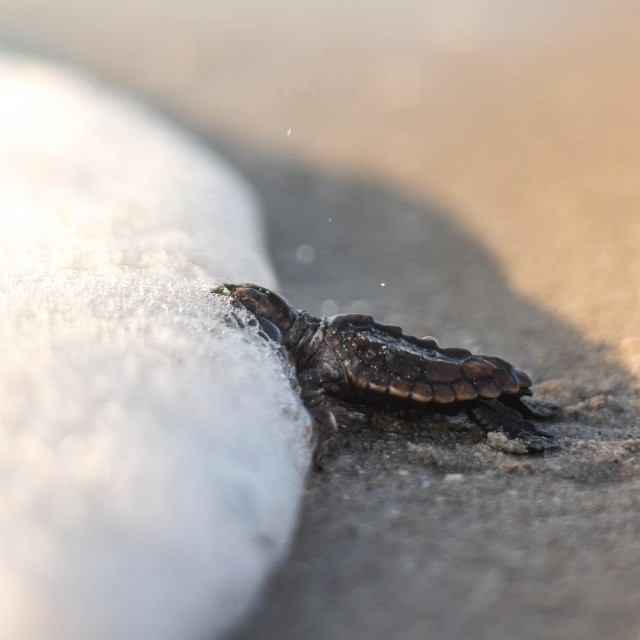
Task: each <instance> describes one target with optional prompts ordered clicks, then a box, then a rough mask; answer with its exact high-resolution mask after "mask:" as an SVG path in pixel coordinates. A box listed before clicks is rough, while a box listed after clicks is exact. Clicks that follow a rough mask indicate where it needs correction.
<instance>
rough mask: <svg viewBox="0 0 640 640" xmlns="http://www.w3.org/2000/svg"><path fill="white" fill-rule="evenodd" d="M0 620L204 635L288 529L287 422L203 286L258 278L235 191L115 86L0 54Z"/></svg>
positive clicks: (243, 338) (135, 634) (292, 446)
mask: <svg viewBox="0 0 640 640" xmlns="http://www.w3.org/2000/svg"><path fill="white" fill-rule="evenodd" d="M0 140H1V141H2V143H1V144H0V229H1V230H2V232H1V234H0V629H1V630H2V634H1V635H2V637H3V638H4V637H6V638H11V639H12V640H42V639H43V638H56V640H86V639H87V638H91V639H92V640H107V639H108V640H129V639H131V640H134V639H135V640H140V639H142V638H144V639H145V640H164V639H167V640H169V639H171V640H176V639H178V638H180V640H190V639H194V640H195V639H199V638H203V639H204V638H207V639H211V638H215V637H216V636H218V635H219V634H221V633H222V632H223V631H225V630H226V629H228V628H229V626H230V625H232V624H233V623H234V622H235V621H237V619H238V618H239V617H240V616H241V615H242V614H243V613H244V612H246V610H247V608H248V607H249V606H250V603H251V602H252V600H253V599H254V597H255V594H256V592H257V590H258V588H259V587H260V585H261V584H262V582H263V580H264V577H265V574H266V573H267V572H268V571H269V569H270V568H271V567H272V566H273V564H274V563H275V562H276V561H277V560H278V559H279V558H280V557H281V555H282V554H283V552H284V550H285V549H286V545H287V543H288V541H289V539H290V535H291V532H292V529H293V526H294V524H295V518H296V515H297V508H298V503H299V499H300V495H301V489H302V483H303V478H304V474H305V471H306V468H307V465H308V457H309V452H308V446H307V440H306V439H307V430H308V427H309V418H308V415H307V413H306V412H305V410H304V409H303V407H302V406H301V404H300V401H299V399H298V397H297V395H296V394H295V392H294V390H293V389H292V388H291V385H290V384H289V379H288V372H287V370H286V366H284V365H283V362H282V361H281V359H280V358H279V357H278V353H277V352H274V350H273V349H272V348H271V347H270V346H269V345H268V344H267V343H266V342H265V341H264V340H262V339H261V338H259V337H258V336H257V335H256V333H255V332H254V331H252V330H250V329H249V330H247V329H244V330H241V329H239V328H237V327H234V326H232V325H228V324H227V320H226V319H225V317H226V316H228V314H229V308H228V307H227V305H226V304H225V302H224V300H221V299H219V298H216V297H215V296H212V295H211V294H210V293H209V290H210V287H211V284H212V282H213V281H214V280H221V279H229V280H231V281H242V280H251V281H258V282H261V283H264V284H266V285H273V284H274V277H273V273H272V271H271V269H270V267H269V265H268V262H267V261H266V259H265V257H264V253H263V249H262V245H261V234H260V229H259V221H258V219H257V217H256V209H255V204H254V200H253V198H252V196H251V194H250V192H249V191H248V189H247V187H246V185H245V184H244V183H243V182H242V181H241V180H240V179H239V178H238V177H237V176H236V175H235V174H234V173H233V172H232V171H231V170H230V169H229V168H228V167H227V166H226V165H225V164H224V163H222V162H221V161H220V160H219V159H217V158H216V157H214V156H211V154H210V153H209V152H207V151H206V150H204V149H203V148H201V147H200V146H198V144H197V143H195V142H194V141H192V140H189V139H188V137H186V136H185V135H184V134H182V133H181V132H178V131H176V130H174V129H172V128H171V127H169V126H168V125H167V124H165V123H164V122H163V121H162V120H160V119H157V118H156V117H155V116H153V115H152V114H150V113H148V112H147V111H145V110H144V109H141V108H140V107H138V106H137V105H136V104H135V103H132V102H129V101H128V100H126V99H125V98H122V97H120V96H115V95H113V94H112V93H110V92H107V91H105V90H103V89H100V88H96V87H95V86H93V85H90V84H89V82H88V81H87V80H86V79H83V78H82V77H81V76H76V75H73V74H69V73H67V72H66V71H64V70H61V69H55V68H51V67H48V66H45V65H42V64H40V63H38V62H34V61H30V60H28V59H23V58H14V57H11V56H9V55H5V56H4V57H2V58H0Z"/></svg>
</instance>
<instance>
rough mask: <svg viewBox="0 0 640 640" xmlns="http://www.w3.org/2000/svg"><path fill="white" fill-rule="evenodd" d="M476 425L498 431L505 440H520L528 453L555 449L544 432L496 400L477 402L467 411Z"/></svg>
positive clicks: (550, 436) (555, 446) (549, 435)
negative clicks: (505, 437) (502, 434)
mask: <svg viewBox="0 0 640 640" xmlns="http://www.w3.org/2000/svg"><path fill="white" fill-rule="evenodd" d="M467 415H468V416H469V417H470V418H471V420H473V421H474V422H475V423H476V424H479V425H480V426H481V427H483V428H484V429H486V430H487V432H489V431H500V432H502V433H504V434H505V435H506V436H507V438H511V439H516V438H517V439H518V440H521V441H522V442H523V443H524V445H525V446H526V448H527V451H529V452H530V453H541V452H543V451H547V450H549V449H556V448H557V447H558V445H557V444H556V442H555V438H554V437H553V436H552V435H551V434H550V433H547V432H546V431H543V430H542V429H538V428H537V427H536V426H534V425H532V424H531V423H530V422H527V421H526V420H525V419H524V418H523V417H522V416H521V415H520V413H519V412H518V411H517V410H516V409H513V408H511V407H509V406H507V405H505V404H503V403H502V402H498V401H496V400H479V401H478V402H477V404H476V405H475V406H474V407H472V408H471V409H469V410H468V411H467Z"/></svg>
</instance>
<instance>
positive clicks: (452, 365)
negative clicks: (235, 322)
mask: <svg viewBox="0 0 640 640" xmlns="http://www.w3.org/2000/svg"><path fill="white" fill-rule="evenodd" d="M326 339H327V341H328V342H329V344H331V345H332V346H333V347H334V348H335V349H336V352H337V353H338V355H339V356H340V358H341V360H342V363H343V365H344V369H345V373H346V375H347V378H348V380H349V382H350V383H351V384H352V385H353V386H354V387H355V388H356V389H357V390H359V392H361V393H362V392H364V393H367V394H379V395H388V396H391V397H393V398H395V399H398V400H409V401H414V402H418V403H432V404H451V403H454V402H470V401H473V400H477V399H495V398H506V397H507V396H511V397H516V398H517V397H519V396H522V395H531V391H530V389H529V387H530V386H531V380H530V379H529V377H528V376H527V374H526V373H524V372H523V371H520V370H519V369H516V368H515V367H514V366H513V365H511V364H509V363H508V362H506V361H505V360H502V359H501V358H497V357H495V356H484V355H474V354H473V353H471V352H470V351H467V350H466V349H455V348H454V349H445V348H441V347H439V346H438V343H437V342H436V341H435V340H434V339H433V338H431V337H427V338H415V337H413V336H406V335H404V334H403V333H402V330H401V329H400V328H399V327H392V326H387V325H383V324H379V323H377V322H375V321H374V320H373V318H372V317H371V316H367V315H360V314H349V315H342V316H334V317H333V318H331V319H329V323H328V326H327V334H326Z"/></svg>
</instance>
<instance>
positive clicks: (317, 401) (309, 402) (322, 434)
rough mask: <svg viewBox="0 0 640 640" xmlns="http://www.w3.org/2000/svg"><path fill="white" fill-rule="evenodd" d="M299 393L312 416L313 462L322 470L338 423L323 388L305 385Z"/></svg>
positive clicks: (335, 434) (334, 437)
mask: <svg viewBox="0 0 640 640" xmlns="http://www.w3.org/2000/svg"><path fill="white" fill-rule="evenodd" d="M300 395H301V397H302V400H303V402H304V404H305V406H306V407H307V409H308V410H309V413H311V417H312V418H313V442H312V446H313V464H314V467H315V468H316V470H317V471H322V470H323V469H324V464H323V461H324V459H325V458H326V457H327V455H328V454H329V452H330V450H331V443H332V442H333V441H334V440H336V438H337V435H338V423H337V422H336V418H335V416H334V414H333V410H332V409H331V405H330V402H329V400H328V399H327V396H326V395H325V392H324V389H322V388H318V387H306V388H303V389H302V392H301V394H300Z"/></svg>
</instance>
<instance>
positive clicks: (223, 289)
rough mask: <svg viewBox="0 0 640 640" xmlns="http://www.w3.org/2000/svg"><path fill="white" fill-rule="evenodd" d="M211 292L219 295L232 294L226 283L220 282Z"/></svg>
mask: <svg viewBox="0 0 640 640" xmlns="http://www.w3.org/2000/svg"><path fill="white" fill-rule="evenodd" d="M211 293H215V294H217V295H219V296H230V295H231V291H229V289H228V287H227V285H226V284H219V285H218V286H217V287H214V288H213V289H211Z"/></svg>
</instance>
